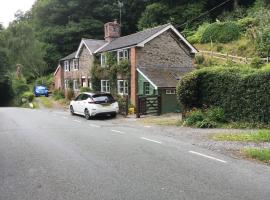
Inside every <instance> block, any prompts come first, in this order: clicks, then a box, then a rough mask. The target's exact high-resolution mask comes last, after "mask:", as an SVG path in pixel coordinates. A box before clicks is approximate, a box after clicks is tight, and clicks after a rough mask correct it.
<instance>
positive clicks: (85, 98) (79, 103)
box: [69, 92, 119, 120]
mask: <svg viewBox="0 0 270 200" xmlns="http://www.w3.org/2000/svg"><path fill="white" fill-rule="evenodd" d="M69 109H70V113H71V114H72V115H73V114H78V115H83V116H85V118H86V119H87V120H88V119H90V118H91V117H94V116H98V115H110V116H112V117H116V115H117V113H118V112H119V105H118V103H117V102H116V101H115V100H114V98H113V96H112V95H111V94H109V93H90V92H84V93H81V94H79V95H78V96H77V97H76V98H75V99H74V100H72V101H71V102H70V106H69Z"/></svg>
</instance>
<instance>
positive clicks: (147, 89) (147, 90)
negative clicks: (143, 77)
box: [143, 82, 150, 95]
mask: <svg viewBox="0 0 270 200" xmlns="http://www.w3.org/2000/svg"><path fill="white" fill-rule="evenodd" d="M143 93H144V94H145V95H149V94H150V83H149V82H144V83H143Z"/></svg>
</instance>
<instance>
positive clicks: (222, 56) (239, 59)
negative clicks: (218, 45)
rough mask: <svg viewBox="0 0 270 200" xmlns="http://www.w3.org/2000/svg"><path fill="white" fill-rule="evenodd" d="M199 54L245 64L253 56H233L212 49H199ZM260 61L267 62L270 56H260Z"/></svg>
mask: <svg viewBox="0 0 270 200" xmlns="http://www.w3.org/2000/svg"><path fill="white" fill-rule="evenodd" d="M198 54H200V55H203V56H209V57H212V58H217V59H221V60H226V61H229V60H231V61H233V62H236V63H246V64H250V63H251V61H252V60H253V58H248V57H241V56H234V55H230V54H228V53H227V54H223V53H219V52H214V51H202V50H199V53H198ZM262 61H263V62H265V63H269V61H270V58H269V57H268V58H262Z"/></svg>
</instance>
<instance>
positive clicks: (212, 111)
mask: <svg viewBox="0 0 270 200" xmlns="http://www.w3.org/2000/svg"><path fill="white" fill-rule="evenodd" d="M206 115H207V117H208V118H209V120H210V121H214V122H220V123H224V122H226V117H225V112H224V110H223V109H222V108H219V107H211V108H209V109H208V110H207V112H206Z"/></svg>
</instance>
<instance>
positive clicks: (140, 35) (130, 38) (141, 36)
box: [98, 24, 171, 53]
mask: <svg viewBox="0 0 270 200" xmlns="http://www.w3.org/2000/svg"><path fill="white" fill-rule="evenodd" d="M169 25H171V24H164V25H161V26H157V27H155V28H150V29H146V30H144V31H140V32H137V33H134V34H131V35H127V36H123V37H120V38H117V39H115V40H113V41H112V42H110V43H108V45H106V46H104V47H103V48H102V49H100V50H99V51H98V53H101V52H104V51H111V50H115V49H120V48H124V47H130V46H134V45H137V44H139V43H141V42H143V41H144V40H146V39H147V38H149V37H151V36H153V35H155V34H156V33H158V32H159V31H161V30H162V29H164V28H165V27H167V26H169Z"/></svg>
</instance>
